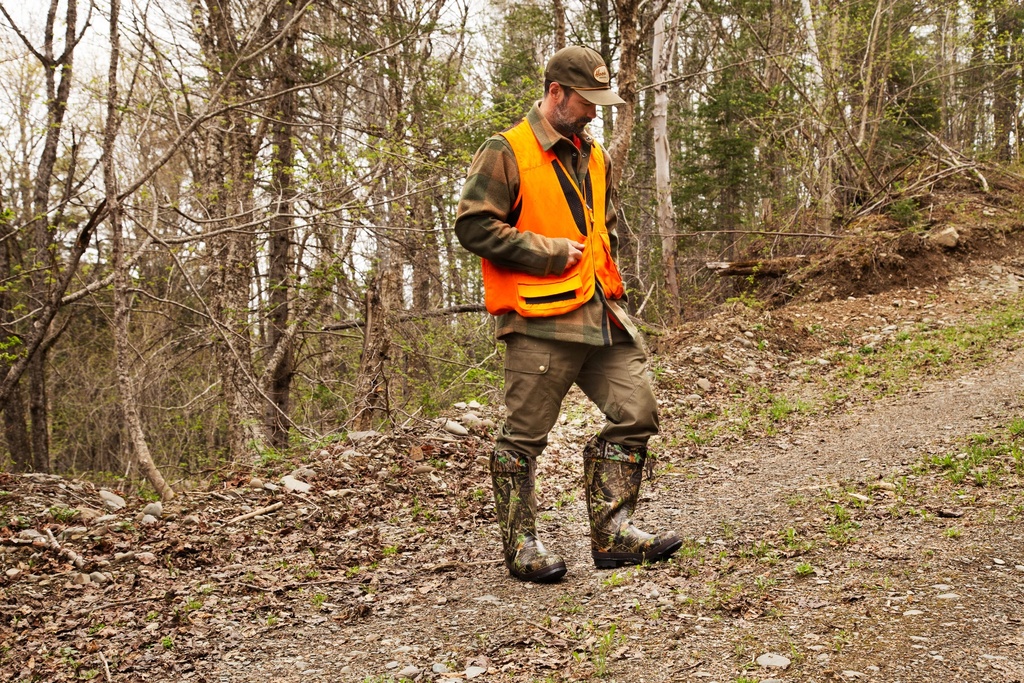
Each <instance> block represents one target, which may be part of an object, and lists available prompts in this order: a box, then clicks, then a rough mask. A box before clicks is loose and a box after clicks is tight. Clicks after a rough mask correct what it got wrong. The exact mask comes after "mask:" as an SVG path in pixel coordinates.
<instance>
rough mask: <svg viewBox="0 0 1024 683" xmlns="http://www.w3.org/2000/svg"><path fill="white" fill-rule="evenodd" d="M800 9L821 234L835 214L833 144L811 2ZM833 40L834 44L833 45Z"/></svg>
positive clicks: (806, 2)
mask: <svg viewBox="0 0 1024 683" xmlns="http://www.w3.org/2000/svg"><path fill="white" fill-rule="evenodd" d="M800 7H801V10H802V12H803V21H804V30H806V31H807V48H808V57H809V58H810V62H811V84H810V87H809V88H808V90H809V93H808V95H809V96H810V99H811V104H812V106H813V107H814V110H815V112H816V118H817V120H816V121H815V122H814V123H813V124H812V125H813V133H812V134H811V135H810V136H809V137H810V138H811V139H812V140H814V141H815V147H816V149H817V154H816V155H815V159H814V170H815V186H816V189H817V197H816V199H817V202H818V211H817V214H818V220H819V222H820V225H821V228H822V230H823V231H824V232H828V231H829V229H830V221H831V219H832V215H833V214H834V213H835V205H834V203H833V199H834V197H833V193H834V189H833V188H834V185H835V180H834V178H833V159H832V157H833V154H834V149H835V147H834V144H835V143H834V142H833V140H832V136H831V135H829V132H828V130H827V128H828V122H827V121H825V120H823V117H824V115H825V75H824V69H823V68H822V65H821V53H820V51H819V50H818V29H817V24H816V23H815V19H814V13H813V12H812V11H811V2H810V0H801V2H800ZM835 42H836V41H833V43H835Z"/></svg>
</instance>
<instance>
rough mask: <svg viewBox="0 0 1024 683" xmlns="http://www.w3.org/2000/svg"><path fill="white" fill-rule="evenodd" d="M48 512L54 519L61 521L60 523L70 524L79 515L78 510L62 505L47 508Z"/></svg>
mask: <svg viewBox="0 0 1024 683" xmlns="http://www.w3.org/2000/svg"><path fill="white" fill-rule="evenodd" d="M47 512H48V513H49V514H50V517H52V518H53V521H55V522H59V523H60V524H68V523H69V522H71V520H73V519H74V518H75V517H77V516H78V510H76V509H74V508H66V507H62V506H60V505H54V506H53V507H51V508H50V509H49V510H47Z"/></svg>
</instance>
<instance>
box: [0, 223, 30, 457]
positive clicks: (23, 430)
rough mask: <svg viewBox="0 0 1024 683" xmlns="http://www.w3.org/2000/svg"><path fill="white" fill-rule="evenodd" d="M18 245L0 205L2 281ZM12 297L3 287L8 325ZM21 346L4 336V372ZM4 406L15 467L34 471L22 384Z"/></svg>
mask: <svg viewBox="0 0 1024 683" xmlns="http://www.w3.org/2000/svg"><path fill="white" fill-rule="evenodd" d="M14 248H15V241H14V230H13V229H11V225H10V221H8V220H7V214H6V213H5V212H4V208H3V206H2V205H0V282H7V281H8V280H9V278H11V277H12V276H13V273H14V270H15V265H16V261H15V257H14ZM11 300H12V297H11V294H10V291H9V290H8V288H7V287H0V324H2V325H3V326H4V327H6V326H7V324H9V323H10V322H11V320H12V319H13V314H12V312H11ZM18 346H19V340H18V338H17V337H14V336H13V335H11V336H8V337H0V376H4V375H6V374H7V371H8V370H10V365H11V364H10V362H9V358H13V357H14V354H12V353H11V352H12V351H16V350H17V348H18ZM0 409H2V410H3V413H4V440H5V441H6V442H7V450H8V451H9V452H10V454H11V462H12V463H13V465H14V471H15V472H31V471H32V467H33V462H32V441H31V440H30V439H29V434H28V421H27V419H26V416H25V397H24V395H23V394H22V391H21V387H20V386H18V385H14V386H13V387H12V389H11V392H10V394H9V395H8V397H7V401H6V402H0Z"/></svg>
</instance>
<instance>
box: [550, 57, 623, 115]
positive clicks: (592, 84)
mask: <svg viewBox="0 0 1024 683" xmlns="http://www.w3.org/2000/svg"><path fill="white" fill-rule="evenodd" d="M544 79H545V80H548V81H554V82H556V83H558V84H560V85H565V86H568V87H570V88H572V89H573V90H575V91H576V92H578V93H579V94H580V97H582V98H583V99H585V100H587V101H588V102H591V103H593V104H602V105H606V106H607V105H617V104H625V103H626V101H625V100H623V99H622V98H621V97H619V96H618V95H617V94H616V93H615V92H613V91H612V86H611V76H610V75H609V74H608V67H607V65H605V63H604V59H602V58H601V55H600V54H599V53H598V52H597V50H593V49H591V48H589V47H583V46H582V45H572V46H570V47H563V48H562V49H561V50H559V51H558V52H556V53H555V54H554V56H552V57H551V59H549V60H548V65H547V66H546V67H544Z"/></svg>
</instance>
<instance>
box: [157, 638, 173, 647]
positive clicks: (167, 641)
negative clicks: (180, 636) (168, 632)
mask: <svg viewBox="0 0 1024 683" xmlns="http://www.w3.org/2000/svg"><path fill="white" fill-rule="evenodd" d="M160 644H161V645H163V646H164V649H165V650H173V649H174V639H173V638H171V637H170V636H164V637H163V638H161V639H160Z"/></svg>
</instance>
